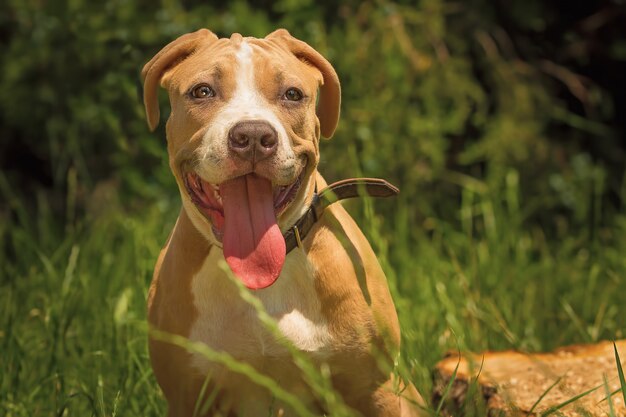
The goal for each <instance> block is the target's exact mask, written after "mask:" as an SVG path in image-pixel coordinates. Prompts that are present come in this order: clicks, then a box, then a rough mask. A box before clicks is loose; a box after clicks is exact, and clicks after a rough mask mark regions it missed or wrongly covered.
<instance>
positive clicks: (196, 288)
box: [189, 249, 333, 372]
mask: <svg viewBox="0 0 626 417" xmlns="http://www.w3.org/2000/svg"><path fill="white" fill-rule="evenodd" d="M220 260H223V255H222V252H221V251H220V250H217V249H214V250H212V251H211V253H210V254H209V256H208V257H207V258H206V260H205V262H204V264H203V266H202V268H201V269H200V270H199V271H198V273H196V275H195V276H194V277H193V281H192V293H193V297H194V299H193V304H194V307H195V308H196V311H197V312H198V315H197V318H196V320H195V322H194V323H193V325H192V327H191V331H190V334H189V338H190V339H191V340H193V341H200V342H203V343H205V344H206V345H207V346H208V347H209V348H211V349H214V350H217V351H225V352H227V353H229V354H230V355H232V356H233V357H235V358H236V359H240V360H246V361H248V362H252V363H259V362H264V361H267V358H280V357H284V356H288V355H289V353H288V351H287V348H286V347H285V346H284V345H283V344H282V343H281V342H280V341H278V340H276V338H275V337H274V336H273V335H272V334H271V332H270V331H269V330H268V328H267V326H266V325H264V324H263V323H262V322H261V321H260V320H259V318H258V312H257V310H256V309H255V308H254V307H253V306H251V305H250V304H249V303H247V302H246V301H244V300H243V299H242V298H241V295H240V293H239V289H238V288H237V286H236V285H235V284H234V283H233V282H231V281H230V279H229V278H228V276H227V275H226V274H225V273H224V271H223V270H222V269H221V268H220V267H219V266H218V262H220ZM252 294H253V295H254V296H256V297H257V298H258V299H259V300H260V301H261V303H262V304H263V307H264V309H265V311H266V312H267V313H268V314H269V315H270V316H272V317H273V318H274V320H275V321H276V324H277V325H278V329H279V331H280V333H281V335H282V337H284V338H285V339H287V340H288V341H290V342H291V343H292V344H293V345H294V346H295V347H296V348H298V349H299V350H301V351H305V352H309V353H310V354H311V355H313V356H314V357H315V356H324V355H325V354H326V353H327V352H328V351H329V350H330V346H331V344H332V341H333V340H332V339H333V338H332V336H331V334H330V332H329V329H328V324H327V322H326V320H325V318H324V316H323V314H322V310H321V305H320V301H319V298H318V297H317V293H316V291H315V287H314V271H313V266H312V265H311V264H310V263H309V261H308V259H307V257H306V256H305V255H304V253H303V252H301V251H300V250H294V251H292V252H291V253H290V254H289V256H288V257H287V259H286V262H285V265H284V267H283V272H282V273H281V276H280V277H279V278H278V280H277V281H276V283H275V284H273V285H272V286H271V287H269V288H267V289H263V290H258V291H254V292H253V293H252ZM192 363H193V365H194V366H195V367H196V368H198V369H199V370H201V371H202V372H206V371H207V370H209V369H211V368H213V367H214V366H215V364H210V363H209V362H208V361H206V360H204V359H203V358H202V357H200V356H199V355H195V356H194V358H193V360H192Z"/></svg>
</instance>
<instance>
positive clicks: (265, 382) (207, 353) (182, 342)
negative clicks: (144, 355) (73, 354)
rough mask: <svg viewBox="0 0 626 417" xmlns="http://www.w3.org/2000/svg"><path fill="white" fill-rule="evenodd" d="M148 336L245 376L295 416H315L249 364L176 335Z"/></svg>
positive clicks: (155, 331)
mask: <svg viewBox="0 0 626 417" xmlns="http://www.w3.org/2000/svg"><path fill="white" fill-rule="evenodd" d="M149 334H150V336H151V337H152V338H154V339H155V340H159V341H162V342H167V343H171V344H173V345H176V346H179V347H181V348H183V349H186V350H188V351H190V352H195V353H198V354H200V355H202V356H203V357H205V358H206V359H208V360H210V361H211V362H216V363H219V364H222V365H224V366H225V367H226V368H227V369H228V370H230V371H232V372H235V373H238V374H241V375H245V376H246V377H248V378H249V379H250V380H251V381H252V382H254V383H255V384H257V385H259V386H261V387H263V388H266V389H268V390H269V391H270V392H271V393H272V394H273V395H274V396H276V398H278V399H279V400H281V401H283V402H284V403H285V404H287V405H288V406H289V407H291V408H292V409H293V410H294V411H295V412H296V414H297V415H299V416H304V417H315V414H313V413H312V412H310V411H309V410H308V409H307V407H306V406H305V405H304V404H303V403H302V402H301V401H300V400H299V399H298V397H296V396H295V395H292V394H291V393H289V392H287V391H285V390H284V389H283V388H282V387H281V386H280V385H278V383H277V382H276V381H274V380H273V379H272V378H270V377H268V376H266V375H263V374H262V373H260V372H259V371H257V370H256V369H254V368H253V367H252V365H250V364H249V363H246V362H241V361H238V360H236V359H235V358H233V357H232V356H231V355H229V354H227V353H226V352H218V351H216V350H213V349H211V348H210V347H208V346H207V345H205V344H204V343H201V342H193V341H191V340H189V339H187V338H186V337H183V336H180V335H177V334H173V333H168V332H164V331H161V330H158V329H155V328H150V329H149Z"/></svg>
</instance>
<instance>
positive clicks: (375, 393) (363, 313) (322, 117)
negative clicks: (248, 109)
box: [142, 30, 419, 417]
mask: <svg viewBox="0 0 626 417" xmlns="http://www.w3.org/2000/svg"><path fill="white" fill-rule="evenodd" d="M242 42H247V43H248V44H249V45H252V48H253V50H254V54H253V56H252V60H253V61H252V62H253V64H254V68H255V72H254V76H255V80H254V82H255V87H256V89H257V91H259V92H260V94H261V96H262V97H263V99H264V100H266V102H267V107H268V108H269V109H271V111H272V112H273V114H275V115H276V116H277V118H278V120H280V123H281V124H282V126H284V128H285V130H286V132H287V134H288V136H289V142H290V147H291V149H292V150H293V152H294V154H295V155H296V156H297V157H298V163H299V164H301V165H296V167H300V168H301V169H304V178H306V179H307V181H305V182H306V184H308V185H307V186H302V187H301V189H300V191H299V194H298V196H297V197H296V199H295V200H294V201H293V202H292V203H291V206H290V207H289V208H288V209H287V210H286V211H285V213H283V214H282V215H281V216H280V217H279V219H278V222H279V226H281V228H283V229H284V228H286V227H289V226H290V225H292V224H293V222H294V221H295V220H296V219H297V218H298V217H299V213H300V212H301V211H302V208H303V207H305V206H308V204H309V203H310V201H311V198H312V194H313V190H314V188H313V182H316V183H317V187H318V188H323V187H324V186H325V182H324V180H323V178H322V177H321V175H319V173H317V170H316V167H317V163H318V161H319V139H320V135H324V136H325V137H330V136H332V134H333V132H334V130H335V127H336V124H337V120H338V117H339V101H340V88H339V80H338V78H337V75H336V73H335V71H334V70H333V68H332V66H331V65H330V64H329V63H328V62H327V61H326V60H325V59H324V58H323V57H322V56H321V55H319V53H317V52H316V51H314V50H313V49H312V48H311V47H310V46H308V45H307V44H305V43H304V42H301V41H299V40H297V39H295V38H293V37H291V36H290V35H289V34H288V32H287V31H285V30H278V31H276V32H274V33H272V34H270V35H268V36H267V37H266V38H265V39H254V38H242V37H241V36H240V35H238V34H235V35H233V36H232V37H231V38H230V39H218V38H217V37H216V36H215V35H213V34H212V33H211V32H209V31H207V30H201V31H198V32H195V33H191V34H188V35H184V36H182V37H181V38H179V39H177V40H175V41H174V42H172V43H171V44H169V45H168V46H166V47H165V48H164V49H163V50H162V51H161V52H159V53H158V54H157V55H156V56H155V57H154V58H153V59H152V60H151V61H150V62H149V63H148V64H146V66H145V67H144V70H143V73H142V74H143V76H144V80H145V94H144V100H145V106H146V112H147V115H148V122H149V125H150V127H151V128H152V129H154V128H155V127H156V125H157V123H158V119H159V110H158V105H157V100H156V90H157V87H158V84H161V85H163V86H164V87H166V88H167V89H168V92H169V96H170V103H171V107H172V112H171V115H170V118H169V120H168V122H167V137H168V152H169V155H170V166H171V169H172V171H173V173H174V175H175V177H176V180H177V182H178V184H179V187H180V189H181V197H182V199H183V209H182V210H181V213H180V216H179V219H178V221H177V223H176V225H175V227H174V230H173V231H172V234H171V236H170V238H169V239H168V242H167V243H166V245H165V247H164V249H163V250H162V252H161V254H160V256H159V259H158V261H157V265H156V268H155V272H154V278H153V282H152V285H151V287H150V293H149V297H148V312H149V314H148V319H149V322H150V324H151V325H152V326H154V327H155V328H156V329H159V330H162V331H165V332H168V333H172V334H177V335H181V336H184V337H195V338H199V339H202V341H204V342H205V343H207V344H208V345H209V347H211V348H212V349H215V350H218V351H220V350H222V351H226V352H228V353H229V354H231V355H232V356H233V357H235V358H236V359H238V360H241V361H245V362H248V363H249V364H251V365H252V366H254V367H255V368H256V369H257V370H258V371H259V372H262V373H264V374H266V375H268V376H270V377H272V378H274V379H275V380H276V381H278V382H279V384H280V385H281V386H282V387H283V388H284V389H286V390H288V391H290V392H292V393H293V394H295V395H297V396H298V397H299V398H301V399H302V401H303V402H304V403H305V404H308V405H309V406H310V407H311V409H312V410H316V411H317V412H320V413H321V412H323V410H322V407H321V405H320V404H319V402H318V400H317V399H316V398H315V397H314V396H313V394H312V393H311V390H310V388H308V387H307V385H306V384H305V383H304V382H303V380H302V377H301V375H300V371H299V369H298V368H297V366H296V365H295V364H294V363H293V360H292V359H291V356H290V355H289V353H288V352H287V351H286V350H285V348H284V347H283V346H282V345H281V344H280V343H278V342H277V341H276V340H274V338H273V337H272V336H271V335H270V334H269V333H268V331H267V329H265V328H264V326H263V325H262V324H261V323H260V322H259V320H258V318H257V317H256V314H255V312H254V311H253V310H252V308H251V307H250V306H249V305H248V304H247V303H245V302H244V301H243V300H241V298H240V296H239V292H238V289H237V287H236V286H235V285H234V283H232V282H231V281H229V278H228V277H227V276H226V274H225V272H224V271H223V270H222V269H221V268H220V267H219V265H218V263H217V262H218V261H219V260H220V259H223V254H222V252H221V247H220V243H219V241H217V240H216V239H215V237H214V236H213V233H212V230H211V224H210V221H209V220H208V218H207V217H204V216H203V215H202V214H201V213H200V212H199V211H198V210H197V208H196V207H195V206H194V204H193V203H192V202H191V200H190V197H189V195H188V194H187V192H186V190H185V188H184V182H183V171H182V170H183V167H184V166H186V165H185V164H190V165H192V166H201V165H202V164H203V163H204V162H203V160H202V158H201V155H200V149H201V146H202V144H203V141H205V140H206V132H207V131H208V129H210V127H211V126H212V125H214V124H216V123H220V122H221V120H220V119H219V117H220V109H221V108H223V106H225V105H226V103H229V100H230V99H231V98H232V97H231V95H232V92H233V90H234V89H235V84H236V82H237V80H236V76H235V73H236V70H237V67H238V65H239V64H238V61H237V51H238V50H239V48H241V45H242ZM198 82H206V83H210V84H211V85H214V86H216V91H217V92H218V93H217V96H216V97H215V99H213V100H209V101H205V102H202V103H193V102H190V100H188V99H187V97H186V93H187V91H188V90H189V89H190V88H192V86H194V85H195V84H197V83H198ZM286 85H297V86H298V87H299V88H300V89H301V90H302V91H303V92H304V94H305V96H306V99H304V100H303V101H302V102H298V103H285V102H284V101H281V100H279V99H278V97H279V96H280V94H281V91H283V90H284V88H285V86H286ZM320 86H321V90H320V91H321V98H320V100H319V106H318V108H317V109H316V105H315V104H316V100H315V96H316V94H317V89H318V88H319V87H320ZM206 157H207V158H221V157H223V161H222V162H223V164H224V167H226V168H224V170H222V171H220V172H219V175H224V176H229V177H230V178H232V177H235V176H238V175H243V174H244V173H246V172H249V171H250V169H255V172H257V173H258V174H259V175H262V176H266V177H267V178H272V179H273V180H275V181H276V183H284V184H289V183H290V182H293V181H294V176H295V175H298V172H296V171H293V173H292V172H291V171H290V172H289V173H288V174H285V173H284V172H283V173H281V172H282V171H280V169H279V168H280V167H281V163H282V162H281V161H278V160H271V161H268V162H267V163H265V162H263V164H262V163H259V164H258V166H256V167H254V168H250V167H249V166H246V165H245V164H244V163H242V162H239V163H233V162H232V161H231V160H230V159H229V158H228V155H208V156H206ZM283 171H284V170H283ZM281 175H282V177H281ZM308 179H311V181H308ZM255 294H256V295H257V296H258V297H259V299H260V300H261V301H262V302H263V304H264V305H265V307H266V308H267V310H268V312H269V313H270V314H271V315H272V316H273V317H274V318H275V319H276V320H277V321H280V320H282V319H289V318H290V317H291V316H290V314H292V313H293V312H297V313H298V314H300V315H301V317H303V320H306V323H310V325H311V326H312V327H311V329H314V330H315V329H322V330H323V332H327V334H326V333H323V335H325V336H323V337H322V336H320V338H319V340H321V341H324V342H323V343H322V342H319V340H318V339H311V340H312V342H310V343H313V342H315V343H318V342H319V343H322V346H321V347H319V349H317V348H316V349H313V351H311V352H309V353H310V358H311V360H312V361H314V362H315V363H318V364H321V363H323V362H325V363H327V364H328V365H329V366H330V370H331V376H332V381H333V384H334V387H335V388H336V390H337V391H338V392H340V393H341V395H342V396H343V399H344V401H345V402H346V404H348V405H349V406H350V407H352V408H354V409H355V410H358V411H359V412H360V413H361V414H362V415H363V416H381V417H382V416H389V417H391V416H400V415H402V416H411V415H417V408H415V407H412V406H410V402H411V401H419V395H418V394H417V392H416V391H415V389H414V388H413V387H412V386H409V387H407V389H406V390H404V392H403V394H402V396H398V395H397V394H395V393H394V384H395V381H394V378H393V375H392V365H391V364H392V363H393V358H394V356H395V355H396V354H397V352H398V350H399V344H400V331H399V326H398V320H397V316H396V312H395V309H394V305H393V302H392V300H391V296H390V294H389V290H388V287H387V283H386V279H385V276H384V273H383V271H382V269H381V267H380V265H379V263H378V261H377V259H376V256H375V254H374V253H373V251H372V249H371V247H370V245H369V243H368V242H367V240H366V239H365V237H364V236H363V234H362V232H361V231H360V230H359V228H358V226H357V225H356V224H355V222H354V221H353V220H352V218H351V217H350V216H349V215H348V213H347V212H346V211H345V210H344V209H343V208H342V207H341V205H339V204H335V205H333V206H331V207H330V208H329V209H327V210H326V212H325V213H324V215H323V216H322V219H320V221H319V222H318V223H317V224H316V225H315V227H314V228H313V229H312V230H311V232H310V233H309V235H308V236H307V238H306V239H305V240H304V247H303V248H297V249H295V250H294V251H292V252H291V253H289V254H288V256H287V259H286V262H285V266H284V267H283V272H282V273H281V276H280V277H279V278H278V280H277V281H276V283H274V284H273V285H272V286H271V287H269V288H267V289H263V290H258V291H257V292H255ZM298 317H300V316H298ZM296 323H297V322H296ZM285 326H287V327H286V328H287V329H288V331H291V332H294V331H295V332H296V333H297V332H298V327H297V326H295V327H294V326H293V325H291V322H289V321H287V322H286V324H285ZM289 326H291V327H289ZM286 336H287V337H288V336H289V335H286ZM291 337H292V338H293V337H295V338H296V339H298V337H299V336H298V334H296V335H295V336H294V335H293V334H291ZM303 337H305V339H303V340H304V341H303V342H301V343H305V345H303V346H308V345H306V343H308V341H307V339H306V337H307V336H306V335H303ZM316 346H317V345H316ZM150 355H151V360H152V366H153V368H154V372H155V375H156V377H157V380H158V382H159V384H160V385H161V387H162V389H163V392H164V393H165V397H166V398H167V400H168V403H169V415H170V416H180V417H183V416H191V415H192V413H193V410H194V407H195V405H196V402H197V401H198V396H199V392H200V387H201V385H202V383H203V381H204V379H205V377H206V373H208V374H210V381H209V385H208V391H207V392H208V393H211V392H214V391H215V392H217V393H218V395H217V397H216V399H215V401H214V403H213V405H212V408H211V411H210V412H209V415H214V414H216V413H218V412H220V413H223V414H224V415H244V414H245V415H261V413H263V415H267V413H268V412H269V410H270V409H273V410H274V411H275V412H282V413H284V414H283V415H285V416H287V415H291V413H292V410H290V409H289V408H287V407H286V406H285V405H284V404H280V403H277V404H274V403H273V399H272V398H271V396H270V394H269V393H268V392H267V391H265V390H264V389H262V388H260V387H258V386H256V385H255V384H253V383H252V382H251V381H249V380H248V379H247V378H246V377H244V376H241V375H238V374H235V373H232V372H229V371H228V370H226V369H225V368H224V367H223V366H221V365H219V364H216V363H207V362H206V361H203V360H202V358H199V357H196V356H194V355H192V354H190V353H189V352H187V351H185V350H184V349H182V348H179V347H176V346H174V345H172V344H168V343H165V342H161V341H157V340H154V339H151V340H150ZM381 365H382V366H381ZM403 397H408V398H409V400H406V399H404V398H403ZM279 410H282V411H279Z"/></svg>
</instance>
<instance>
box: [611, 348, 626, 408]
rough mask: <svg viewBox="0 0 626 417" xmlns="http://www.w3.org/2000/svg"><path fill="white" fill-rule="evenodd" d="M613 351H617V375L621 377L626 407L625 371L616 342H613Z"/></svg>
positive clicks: (620, 381)
mask: <svg viewBox="0 0 626 417" xmlns="http://www.w3.org/2000/svg"><path fill="white" fill-rule="evenodd" d="M613 349H614V350H615V362H616V365H617V374H618V375H619V383H620V386H621V387H622V396H623V397H624V404H625V405H626V379H625V378H624V369H623V368H622V361H621V360H620V358H619V352H618V351H617V345H616V344H615V342H613Z"/></svg>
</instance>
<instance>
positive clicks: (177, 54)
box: [141, 29, 217, 130]
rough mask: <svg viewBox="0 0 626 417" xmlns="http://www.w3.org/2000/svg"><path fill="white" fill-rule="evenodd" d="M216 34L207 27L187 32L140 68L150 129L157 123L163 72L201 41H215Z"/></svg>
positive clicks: (193, 49)
mask: <svg viewBox="0 0 626 417" xmlns="http://www.w3.org/2000/svg"><path fill="white" fill-rule="evenodd" d="M215 40H217V36H215V34H214V33H213V32H211V31H210V30H208V29H200V30H198V31H196V32H192V33H188V34H186V35H183V36H181V37H179V38H178V39H176V40H174V41H172V42H170V43H169V44H168V45H166V46H165V47H164V48H163V49H161V50H160V51H159V52H158V53H157V54H156V55H155V56H154V58H152V59H151V60H150V61H149V62H148V63H147V64H146V65H144V67H143V69H142V70H141V78H142V80H143V104H144V106H145V107H146V116H147V119H148V127H150V130H154V129H156V127H157V125H158V124H159V115H160V112H159V101H158V94H157V93H158V91H157V90H158V87H159V84H160V82H161V79H162V77H163V74H165V72H167V71H168V70H169V69H171V68H173V67H174V66H176V65H178V64H179V63H180V62H182V61H183V60H184V59H185V58H187V57H188V56H189V55H191V54H192V53H193V52H194V51H195V50H196V48H197V47H198V44H199V43H200V42H202V41H215Z"/></svg>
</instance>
